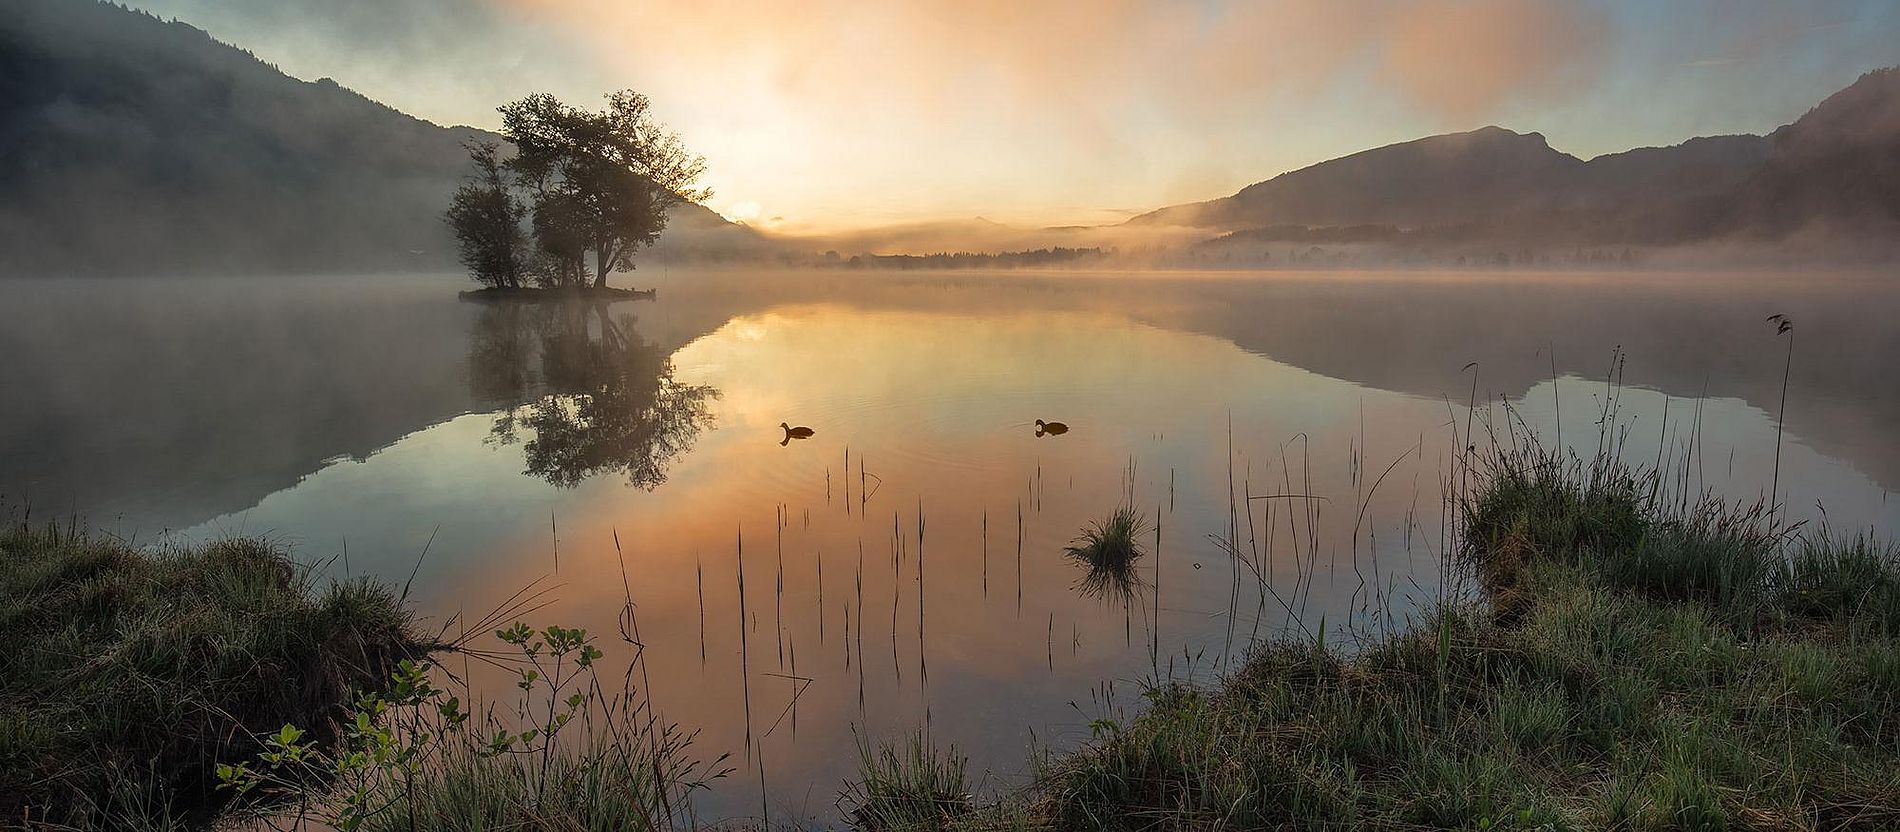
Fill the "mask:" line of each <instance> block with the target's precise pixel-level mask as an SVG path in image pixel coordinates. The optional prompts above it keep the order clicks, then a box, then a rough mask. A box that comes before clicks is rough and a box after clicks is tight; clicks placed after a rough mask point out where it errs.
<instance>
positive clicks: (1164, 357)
mask: <svg viewBox="0 0 1900 832" xmlns="http://www.w3.org/2000/svg"><path fill="white" fill-rule="evenodd" d="M638 278H639V280H637V281H636V282H638V283H640V284H641V285H643V286H644V285H656V286H657V287H658V288H659V294H658V299H657V300H654V301H650V302H648V301H628V302H617V303H613V304H610V305H604V304H603V305H595V304H589V305H586V306H579V307H565V306H561V305H558V304H545V305H539V306H496V305H488V304H478V303H468V302H459V301H457V300H456V298H455V295H454V292H455V290H457V289H459V288H462V281H461V279H460V278H459V277H452V276H440V277H380V278H371V277H361V278H357V277H351V278H307V279H295V280H273V281H259V280H243V279H153V280H143V281H136V282H134V281H105V280H97V281H94V280H70V279H69V280H58V281H53V280H49V281H37V280H18V281H12V282H10V283H9V287H8V288H9V292H10V294H9V299H10V301H11V302H10V303H9V304H8V305H6V306H5V307H4V308H0V353H4V354H5V355H6V356H7V357H8V360H7V369H6V375H5V378H4V381H5V383H4V384H0V412H5V413H7V414H8V416H7V418H6V419H4V420H0V497H3V498H4V499H5V500H6V501H7V503H8V504H9V505H10V506H19V505H22V504H24V505H28V506H31V508H32V511H33V512H34V516H35V517H52V516H62V515H65V514H67V513H78V514H80V515H83V516H84V517H85V518H86V519H87V520H88V521H90V522H92V523H94V524H97V525H100V526H103V527H105V528H107V529H109V530H114V531H116V532H117V533H119V534H121V535H124V536H126V537H135V538H137V539H139V540H159V539H181V540H195V539H202V538H206V537H213V536H217V535H221V534H236V533H245V534H265V535H267V536H270V537H273V538H277V539H281V540H284V541H286V542H289V543H291V544H293V545H294V546H296V551H297V552H298V554H299V557H300V558H301V559H302V560H304V561H306V562H309V563H313V564H321V568H323V569H324V570H326V572H328V573H330V574H334V575H339V576H340V575H342V574H344V573H345V572H346V571H347V572H348V573H349V574H353V575H362V574H369V575H376V576H380V577H383V578H386V579H389V580H392V581H395V582H397V583H399V584H400V583H402V582H405V581H406V580H408V578H409V576H410V574H411V572H412V570H413V571H414V572H415V580H414V587H415V595H414V597H416V598H417V599H419V601H420V603H421V604H422V606H423V608H424V609H425V611H427V612H428V613H429V614H430V615H431V616H433V617H434V620H436V621H447V620H450V617H451V616H454V615H456V614H457V613H467V614H469V616H470V617H471V618H473V617H479V616H480V615H481V614H483V613H486V612H487V611H489V610H490V609H492V608H494V607H495V606H496V605H497V604H499V603H501V602H502V601H503V600H504V599H505V598H507V597H508V596H509V595H510V594H512V593H514V592H515V591H517V590H519V589H521V588H522V587H524V586H528V585H530V584H534V583H535V582H536V581H544V582H545V583H546V585H548V586H551V587H552V588H553V591H552V595H551V597H552V599H553V602H552V604H551V605H550V606H548V607H547V608H545V609H543V610H540V611H538V612H536V613H535V614H534V615H533V616H532V618H531V621H530V623H559V624H562V625H565V626H584V627H587V628H588V629H589V630H590V631H592V632H595V633H597V634H600V635H601V636H602V637H603V639H604V641H603V646H606V647H607V648H608V649H609V652H610V658H617V659H618V660H620V661H625V660H626V658H628V653H629V652H630V651H631V649H632V648H630V647H628V646H627V645H624V644H619V643H617V642H615V641H613V638H614V634H615V633H617V632H618V629H619V626H620V615H621V612H622V609H623V607H624V605H625V604H626V602H627V600H628V597H629V596H631V599H632V602H633V604H634V607H635V609H636V610H637V615H638V624H639V627H640V628H641V633H642V640H643V643H644V644H645V658H646V661H647V663H648V669H649V670H650V672H651V673H652V678H653V688H654V690H653V695H654V697H655V702H656V705H657V707H658V709H659V710H660V712H661V713H662V714H663V715H664V716H665V717H666V718H667V719H669V720H672V721H677V722H679V723H681V724H682V725H684V726H687V727H689V728H698V729H702V730H703V733H702V734H701V735H700V737H699V740H698V745H697V746H696V747H697V749H698V752H699V755H700V756H702V757H705V758H711V757H714V756H717V755H718V754H720V753H723V752H732V753H733V754H734V755H735V756H734V759H735V765H737V766H738V767H739V768H740V771H739V772H738V773H736V774H735V775H734V777H732V778H730V779H728V780H726V781H723V782H722V783H721V784H720V785H719V786H718V787H717V788H715V789H714V790H713V791H712V792H710V793H707V794H704V795H702V797H701V798H700V800H701V803H700V804H699V807H698V808H699V810H700V811H701V812H702V813H703V814H705V815H707V816H713V817H717V816H723V815H729V814H735V813H755V812H757V811H759V806H760V795H759V780H760V778H759V774H758V773H757V769H758V768H759V767H762V768H763V770H764V782H765V784H766V785H765V789H766V798H767V805H769V806H770V807H771V810H772V812H773V813H774V816H775V817H779V816H814V817H825V816H827V815H828V814H829V813H830V812H832V798H833V795H834V794H835V791H836V787H837V785H838V783H839V782H840V781H841V780H842V779H843V778H844V777H845V776H846V775H847V774H848V773H849V772H850V770H851V769H852V768H853V766H854V764H855V754H856V751H855V747H854V736H855V735H858V734H862V735H866V736H871V737H882V736H889V735H893V734H896V733H899V732H902V731H906V730H909V729H912V728H915V727H919V726H922V725H925V724H928V725H929V726H930V728H931V730H932V732H933V733H934V735H935V736H936V737H938V738H939V741H940V742H941V741H949V742H955V743H956V744H958V745H959V746H960V747H962V748H963V749H964V750H966V751H967V752H969V753H970V754H971V756H972V763H973V767H974V769H975V770H976V771H979V772H985V771H987V772H989V773H991V774H992V775H994V780H992V781H991V782H990V783H989V787H991V788H994V787H998V786H1001V785H1005V784H1008V783H1013V782H1017V781H1018V780H1019V779H1020V778H1021V776H1022V775H1023V774H1024V772H1023V771H1022V770H1021V765H1022V761H1023V760H1024V759H1026V756H1025V753H1024V752H1025V750H1027V748H1028V747H1029V745H1030V744H1031V742H1032V739H1033V741H1034V742H1037V743H1041V744H1046V745H1051V746H1054V747H1067V746H1071V745H1073V744H1074V743H1075V742H1076V741H1078V740H1079V739H1081V738H1084V737H1086V736H1087V731H1088V721H1089V720H1090V719H1091V718H1093V717H1095V716H1098V715H1102V714H1104V713H1106V712H1109V711H1110V710H1112V709H1114V708H1118V707H1119V708H1132V707H1136V706H1138V704H1139V703H1138V702H1136V701H1135V699H1136V697H1135V695H1134V694H1135V688H1134V687H1133V686H1132V685H1131V684H1128V682H1129V681H1132V680H1135V679H1138V678H1141V677H1144V676H1148V675H1151V674H1154V673H1157V672H1158V673H1161V674H1168V673H1172V674H1174V675H1176V676H1187V675H1190V674H1191V675H1197V676H1203V677H1204V676H1206V675H1208V674H1212V673H1215V672H1218V671H1219V670H1220V669H1221V668H1222V667H1223V666H1224V663H1225V662H1226V661H1227V659H1228V657H1230V656H1237V655H1238V654H1239V653H1240V652H1241V651H1242V650H1244V648H1245V644H1246V643H1247V641H1248V640H1249V639H1251V638H1253V637H1255V636H1262V635H1267V634H1269V633H1276V632H1280V631H1282V630H1284V629H1287V628H1294V629H1295V631H1298V630H1299V629H1300V628H1305V629H1306V630H1308V631H1317V629H1318V628H1319V624H1320V622H1321V621H1322V620H1324V621H1325V622H1326V628H1327V632H1328V633H1329V635H1332V636H1334V637H1340V636H1339V634H1341V633H1347V632H1349V631H1350V630H1352V629H1355V628H1357V629H1359V630H1362V631H1363V630H1376V629H1379V628H1383V627H1388V626H1399V625H1402V624H1403V623H1404V621H1405V618H1406V616H1407V615H1408V613H1409V612H1410V611H1411V610H1412V609H1413V607H1414V606H1415V604H1416V603H1417V602H1420V601H1425V600H1429V599H1432V598H1435V597H1437V596H1438V593H1439V592H1441V591H1442V590H1445V589H1446V587H1444V586H1443V578H1442V576H1443V574H1444V572H1443V570H1442V569H1441V556H1442V554H1443V548H1444V529H1445V522H1446V518H1445V515H1444V512H1443V498H1444V495H1445V493H1446V490H1447V488H1455V487H1456V486H1455V484H1453V483H1451V480H1450V478H1451V477H1452V474H1453V472H1454V470H1455V469H1454V465H1453V462H1452V459H1453V457H1454V455H1455V454H1456V452H1457V449H1458V448H1459V447H1460V445H1462V444H1465V443H1467V442H1469V443H1472V444H1483V443H1488V442H1491V441H1500V442H1510V441H1516V440H1518V439H1521V438H1522V436H1523V435H1524V434H1525V433H1526V432H1528V433H1530V434H1534V435H1536V436H1537V437H1539V438H1540V439H1541V441H1544V442H1546V443H1554V442H1556V441H1558V437H1559V433H1560V432H1561V437H1562V441H1563V442H1564V443H1565V444H1567V445H1570V446H1572V447H1575V448H1578V449H1579V451H1580V453H1583V454H1585V455H1588V454H1589V453H1592V452H1594V450H1595V448H1596V446H1597V443H1598V441H1599V437H1602V436H1603V435H1605V432H1606V431H1608V432H1609V434H1610V435H1612V436H1614V437H1616V438H1617V439H1618V440H1619V441H1620V443H1621V445H1622V447H1623V448H1624V450H1625V453H1626V454H1627V455H1628V456H1630V457H1632V458H1633V459H1634V460H1635V461H1637V462H1639V463H1644V464H1652V463H1653V462H1654V461H1655V460H1657V459H1662V460H1665V461H1666V462H1667V463H1668V464H1670V465H1673V466H1681V470H1683V471H1684V472H1686V473H1685V474H1684V476H1685V477H1687V478H1688V479H1687V481H1688V482H1689V483H1690V484H1691V485H1692V487H1695V488H1702V487H1707V488H1710V489H1713V490H1715V491H1716V492H1718V493H1720V494H1723V495H1725V496H1727V497H1730V498H1733V499H1753V498H1756V497H1758V496H1760V495H1762V494H1764V493H1765V492H1766V491H1767V489H1768V483H1769V480H1770V476H1771V471H1772V468H1773V466H1774V464H1775V463H1774V455H1775V436H1776V421H1775V414H1776V413H1777V411H1778V409H1779V405H1780V397H1781V394H1782V387H1781V378H1782V367H1783V363H1782V362H1783V361H1784V359H1785V358H1786V353H1785V350H1786V348H1787V341H1786V340H1785V339H1784V338H1780V337H1777V336H1775V334H1774V330H1773V328H1772V325H1770V324H1768V323H1765V322H1764V318H1766V317H1767V316H1768V315H1771V314H1784V315H1787V316H1790V317H1792V318H1793V319H1794V320H1796V321H1797V322H1798V328H1797V329H1796V330H1795V335H1796V337H1797V339H1798V340H1797V341H1796V344H1795V350H1794V356H1793V369H1792V373H1791V377H1792V381H1791V383H1790V384H1789V386H1788V390H1787V399H1788V403H1787V414H1788V416H1787V425H1786V435H1785V436H1784V438H1783V447H1782V451H1781V460H1780V486H1781V492H1782V499H1783V500H1784V501H1785V502H1786V504H1787V506H1788V513H1789V515H1790V517H1791V518H1793V519H1796V520H1806V521H1807V522H1809V524H1810V528H1814V527H1818V526H1819V525H1820V524H1821V523H1823V522H1825V523H1826V524H1827V525H1828V526H1829V527H1831V528H1833V529H1837V530H1843V531H1852V530H1863V529H1872V530H1874V531H1875V532H1876V533H1878V534H1880V535H1881V536H1883V537H1886V538H1891V537H1893V536H1894V535H1895V534H1896V533H1900V503H1895V502H1893V501H1891V500H1890V499H1889V496H1888V492H1889V491H1890V490H1891V489H1893V488H1894V487H1895V484H1896V483H1900V438H1896V437H1895V436H1894V434H1893V432H1892V426H1893V425H1895V424H1900V391H1896V389H1895V387H1894V385H1893V384H1892V380H1893V379H1894V378H1895V377H1896V370H1900V366H1897V362H1900V359H1896V358H1895V356H1900V330H1896V328H1895V327H1893V326H1892V325H1891V323H1890V322H1891V321H1893V320H1895V319H1896V315H1900V286H1897V285H1896V284H1895V283H1894V282H1893V281H1892V279H1891V275H1857V274H1839V273H1817V274H1698V273H1677V274H1614V275H1592V274H1578V273H1566V274H1558V275H1536V274H1511V273H1501V272H1487V273H1483V274H1457V273H1424V274H1416V273H1414V274H1352V273H1325V274H1311V275H1309V274H1299V273H1273V274H1246V273H1220V274H1140V275H1109V274H1089V273H1076V274H1059V275H1051V274H968V273H933V274H921V275H920V274H912V273H906V274H875V273H848V274H829V273H814V272H809V271H801V272H796V273H774V272H770V271H726V272H672V273H663V274H649V273H647V272H646V271H644V270H643V271H642V272H641V273H639V274H638ZM1474 362H1475V366H1469V365H1472V364H1473V363H1474ZM1612 373H1614V374H1615V377H1616V378H1615V380H1610V381H1606V377H1607V376H1609V375H1610V374H1612ZM1473 403H1475V412H1474V408H1473V407H1471V405H1472V404H1473ZM589 407H592V408H594V409H593V410H592V411H589V410H587V408H589ZM1511 413H1515V414H1516V416H1515V417H1511V416H1509V414H1511ZM1037 419H1044V420H1049V421H1062V422H1065V423H1067V424H1068V425H1069V426H1070V431H1069V432H1068V433H1066V434H1062V435H1044V436H1037V435H1036V430H1035V427H1034V422H1035V420H1037ZM781 422H784V423H787V424H788V425H793V426H803V427H809V428H811V429H812V430H813V435H812V436H811V437H810V438H809V439H799V440H789V439H787V437H786V436H785V432H784V431H783V430H782V429H781V428H780V427H779V425H780V423H781ZM1467 426H1470V427H1469V431H1470V434H1471V435H1470V436H1468V435H1467ZM781 443H783V444H781ZM1692 447H1693V452H1691V450H1690V449H1691V448H1692ZM1248 495H1253V496H1258V497H1262V499H1258V500H1251V501H1249V500H1245V499H1244V497H1246V496H1248ZM1124 504H1128V505H1132V506H1133V507H1135V508H1136V509H1137V510H1138V511H1140V512H1142V513H1143V515H1144V516H1145V519H1146V520H1147V521H1148V523H1149V525H1148V531H1147V535H1148V537H1147V538H1146V539H1144V541H1143V542H1144V543H1145V544H1147V545H1148V548H1149V552H1148V553H1147V554H1146V556H1145V557H1144V558H1142V559H1141V560H1139V561H1138V562H1137V565H1136V573H1137V577H1138V578H1139V581H1138V583H1137V585H1136V587H1135V592H1134V594H1133V596H1132V597H1131V598H1122V597H1120V596H1114V597H1107V598H1105V597H1103V596H1102V595H1101V594H1099V593H1089V592H1084V591H1082V590H1083V589H1084V588H1085V586H1084V584H1085V578H1087V574H1086V571H1085V570H1082V569H1079V568H1078V565H1077V563H1076V562H1075V561H1074V560H1073V559H1071V558H1068V557H1065V556H1064V554H1063V547H1064V546H1065V545H1066V544H1068V543H1069V542H1070V541H1071V539H1072V538H1073V537H1074V536H1075V535H1076V534H1077V533H1078V532H1079V531H1080V530H1081V529H1082V528H1083V527H1084V526H1085V525H1086V524H1088V523H1089V522H1091V521H1094V520H1098V519H1101V518H1103V517H1104V516H1106V515H1107V514H1109V513H1110V512H1111V511H1113V510H1114V509H1115V508H1117V507H1118V506H1121V505H1124ZM1236 505H1242V506H1245V508H1241V509H1240V510H1239V512H1238V514H1236V513H1234V508H1233V507H1234V506H1236ZM1248 509H1251V511H1249V510H1248ZM1157 521H1158V523H1159V526H1160V530H1159V534H1158V535H1156V533H1155V531H1154V524H1155V523H1156V522H1157ZM616 539H617V540H618V545H616ZM1222 540H1225V541H1229V542H1230V543H1231V544H1232V545H1233V546H1234V547H1235V548H1237V549H1239V550H1240V551H1241V553H1242V558H1240V559H1238V560H1237V559H1235V558H1233V557H1230V556H1229V554H1228V553H1227V552H1226V551H1225V550H1224V549H1223V547H1222V544H1221V543H1220V541H1222ZM1157 541H1158V546H1157V545H1156V543H1157ZM741 546H743V558H744V572H745V580H744V587H745V589H744V592H745V595H744V599H743V610H744V612H743V615H742V613H741V598H740V595H739V589H738V587H739V580H738V577H739V560H740V554H741ZM425 548H426V549H427V553H428V554H427V556H426V557H423V558H422V559H421V562H420V565H419V566H418V557H419V556H421V554H422V553H423V551H424V550H425ZM346 552H347V556H346V554H345V553H346ZM1157 565H1158V569H1159V572H1158V574H1157V573H1156V569H1157ZM1255 569H1257V570H1259V571H1260V573H1261V574H1262V576H1263V577H1265V578H1267V579H1268V581H1267V583H1268V584H1269V585H1270V586H1271V587H1272V588H1273V592H1272V593H1266V592H1263V591H1261V590H1260V589H1259V582H1258V581H1256V580H1255V578H1254V577H1253V572H1252V570H1255ZM821 575H822V578H821ZM1157 586H1158V589H1159V591H1158V597H1157V592H1156V588H1157ZM742 629H743V631H744V644H743V646H742V644H741V641H742V639H741V631H742ZM468 672H469V673H470V675H472V676H474V677H475V678H476V680H477V682H478V684H479V685H480V686H481V689H482V690H484V691H486V692H488V693H489V694H490V695H492V696H494V697H496V698H497V699H499V700H501V701H504V702H505V701H511V699H510V694H512V692H513V691H512V687H511V686H510V685H509V684H508V683H507V680H505V679H501V678H499V677H495V678H490V676H491V675H492V674H489V673H488V672H487V671H484V670H483V669H482V668H480V667H472V668H468ZM617 673H618V670H610V671H609V672H608V675H614V674H617ZM1104 680H1123V681H1122V682H1121V683H1115V682H1104Z"/></svg>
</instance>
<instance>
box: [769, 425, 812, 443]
mask: <svg viewBox="0 0 1900 832" xmlns="http://www.w3.org/2000/svg"><path fill="white" fill-rule="evenodd" d="M778 426H779V429H780V430H783V431H785V438H784V439H781V440H779V444H780V445H787V444H790V443H791V441H792V440H794V439H810V438H811V435H812V433H813V432H814V431H812V429H811V428H795V427H792V426H791V425H790V424H787V423H785V422H780V423H778Z"/></svg>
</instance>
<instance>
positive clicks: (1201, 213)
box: [1129, 70, 1900, 243]
mask: <svg viewBox="0 0 1900 832" xmlns="http://www.w3.org/2000/svg"><path fill="white" fill-rule="evenodd" d="M1129 222H1130V224H1131V225H1146V226H1185V227H1193V228H1203V229H1208V230H1213V231H1228V232H1234V231H1259V230H1261V229H1274V228H1278V229H1348V228H1357V229H1364V230H1366V231H1367V232H1368V233H1370V232H1373V231H1381V232H1386V233H1388V234H1389V232H1391V231H1393V230H1405V231H1413V232H1426V236H1438V237H1451V238H1458V239H1473V238H1482V239H1495V240H1509V241H1514V242H1519V241H1521V242H1576V243H1585V242H1587V243H1606V242H1615V243H1671V242H1685V241H1693V240H1704V239H1709V238H1714V237H1722V236H1727V235H1754V236H1761V235H1776V234H1785V233H1789V232H1792V231H1794V230H1796V229H1799V228H1802V227H1805V226H1810V225H1813V224H1817V223H1818V224H1822V225H1825V226H1828V227H1830V228H1833V229H1838V230H1845V231H1853V232H1859V233H1866V232H1870V231H1880V230H1890V229H1893V228H1894V227H1895V225H1896V223H1900V72H1896V71H1894V70H1878V71H1875V72H1871V73H1868V74H1867V75H1865V76H1863V77H1862V78H1861V79H1860V80H1859V81H1857V82H1856V83H1855V84H1854V85H1853V86H1851V87H1848V88H1847V89H1845V90H1842V91H1841V92H1839V93H1836V94H1835V95H1833V96H1832V97H1830V98H1828V99H1827V100H1826V101H1824V102H1823V103H1822V104H1821V105H1820V106H1817V107H1816V108H1815V109H1814V110H1813V111H1811V112H1809V113H1808V114H1807V115H1806V116H1803V117H1802V118H1801V119H1800V120H1799V121H1797V122H1795V123H1794V124H1792V125H1789V126H1787V127H1783V128H1781V129H1780V130H1777V131H1775V133H1774V134H1772V135H1770V136H1755V135H1739V136H1715V137H1708V138H1697V139H1690V140H1688V141H1686V142H1683V143H1681V144H1678V145H1674V146H1671V147H1651V148H1639V149H1636V150H1630V151H1626V152H1623V153H1613V154H1608V155H1604V156H1598V157H1596V158H1593V159H1590V160H1587V161H1586V160H1583V159H1579V158H1577V157H1575V156H1571V155H1569V154H1567V153H1562V152H1559V151H1557V150H1555V149H1552V148H1551V147H1550V145H1549V144H1548V143H1546V142H1545V140H1544V137H1543V136H1542V135H1540V134H1537V133H1516V132H1512V131H1510V130H1505V129H1503V128H1499V127H1486V128H1483V129H1480V130H1474V131H1472V132H1469V133H1453V134H1448V135H1441V136H1431V137H1428V138H1423V139H1418V140H1415V141H1409V142H1403V143H1400V144H1394V145H1388V146H1386V147H1381V148H1376V149H1373V150H1367V151H1363V152H1360V153H1354V154H1352V155H1350V156H1344V157H1341V158H1338V159H1333V160H1331V161H1326V162H1321V163H1319V164H1316V165H1312V166H1310V167H1305V168H1301V169H1299V170H1295V171H1291V172H1288V173H1284V174H1281V175H1279V176H1276V177H1274V178H1272V179H1268V180H1266V181H1264V182H1259V183H1256V184H1253V185H1249V186H1247V187H1246V188H1243V189H1241V190H1240V191H1239V192H1238V193H1235V194H1234V195H1232V196H1228V197H1223V198H1220V199H1215V200H1210V201H1207V202H1198V203H1192V204H1187V205H1177V206H1172V207H1168V208H1162V209H1159V210H1157V211H1152V212H1150V213H1147V214H1143V215H1141V216H1138V217H1136V218H1134V219H1132V220H1130V221H1129ZM1374 236H1377V235H1374Z"/></svg>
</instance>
